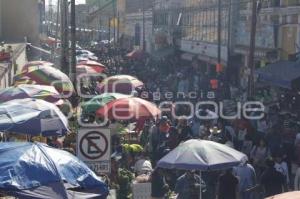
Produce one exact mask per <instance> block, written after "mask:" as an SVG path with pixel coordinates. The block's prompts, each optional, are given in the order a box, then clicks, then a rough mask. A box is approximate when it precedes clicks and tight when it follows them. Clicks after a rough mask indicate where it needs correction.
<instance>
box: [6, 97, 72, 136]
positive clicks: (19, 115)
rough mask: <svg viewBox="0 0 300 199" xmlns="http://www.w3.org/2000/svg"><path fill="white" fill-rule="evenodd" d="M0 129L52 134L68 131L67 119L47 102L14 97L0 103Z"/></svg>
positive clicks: (31, 133) (62, 133) (29, 133)
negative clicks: (14, 98)
mask: <svg viewBox="0 0 300 199" xmlns="http://www.w3.org/2000/svg"><path fill="white" fill-rule="evenodd" d="M0 131H3V132H15V133H22V134H28V135H43V136H54V135H64V134H65V133H66V132H68V120H67V118H66V117H65V116H64V114H63V113H62V112H61V111H60V110H59V109H58V108H57V106H55V105H54V104H51V103H49V102H46V101H44V100H39V99H30V98H25V99H16V100H11V101H8V102H5V103H3V104H1V105H0Z"/></svg>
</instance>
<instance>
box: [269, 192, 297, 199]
mask: <svg viewBox="0 0 300 199" xmlns="http://www.w3.org/2000/svg"><path fill="white" fill-rule="evenodd" d="M265 199H300V191H293V192H287V193H283V194H279V195H275V196H271V197H268V198H265Z"/></svg>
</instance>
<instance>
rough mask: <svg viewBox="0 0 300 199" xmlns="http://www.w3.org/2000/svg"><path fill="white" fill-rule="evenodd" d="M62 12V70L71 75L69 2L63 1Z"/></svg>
mask: <svg viewBox="0 0 300 199" xmlns="http://www.w3.org/2000/svg"><path fill="white" fill-rule="evenodd" d="M60 2H61V5H60V8H61V9H60V10H61V12H60V13H61V22H60V31H61V37H60V39H61V69H62V71H63V72H64V73H65V74H69V64H68V63H69V61H68V57H69V56H68V54H69V53H68V51H69V40H68V32H69V31H68V29H69V26H68V23H67V22H68V21H67V20H68V19H67V16H68V14H67V13H68V2H67V0H61V1H60Z"/></svg>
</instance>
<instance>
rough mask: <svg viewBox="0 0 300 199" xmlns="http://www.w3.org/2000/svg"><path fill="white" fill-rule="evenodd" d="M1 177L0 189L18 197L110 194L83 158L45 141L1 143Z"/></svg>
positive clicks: (97, 195)
mask: <svg viewBox="0 0 300 199" xmlns="http://www.w3.org/2000/svg"><path fill="white" fill-rule="evenodd" d="M0 179H1V180H0V191H1V192H4V193H5V194H6V195H10V196H14V197H17V198H28V199H29V198H31V199H33V198H34V199H37V198H39V199H46V198H47V199H49V198H55V199H68V198H101V199H102V198H103V199H104V198H106V196H107V195H108V187H107V185H106V184H105V183H104V182H103V181H102V180H101V179H100V178H99V177H98V176H96V174H95V173H94V172H93V171H91V170H90V169H89V168H88V166H86V165H85V164H84V163H83V162H82V161H80V160H79V159H78V158H76V157H75V156H73V155H72V154H70V153H69V152H66V151H63V150H59V149H55V148H52V147H49V146H48V145H46V144H42V143H27V142H3V143H0ZM72 190H77V191H75V192H78V194H76V193H75V192H74V191H72ZM89 193H90V194H89ZM85 194H86V195H87V196H88V195H92V196H94V197H83V196H84V195H85ZM77 196H78V197H77ZM80 196H81V197H80Z"/></svg>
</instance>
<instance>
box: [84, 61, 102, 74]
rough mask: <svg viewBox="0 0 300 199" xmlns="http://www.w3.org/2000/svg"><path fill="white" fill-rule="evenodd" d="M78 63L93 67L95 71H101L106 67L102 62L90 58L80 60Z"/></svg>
mask: <svg viewBox="0 0 300 199" xmlns="http://www.w3.org/2000/svg"><path fill="white" fill-rule="evenodd" d="M79 65H86V66H89V67H91V68H93V69H94V70H96V71H97V73H102V72H104V71H105V70H106V67H105V66H104V65H103V64H101V63H99V62H96V61H91V60H88V61H81V62H79Z"/></svg>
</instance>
